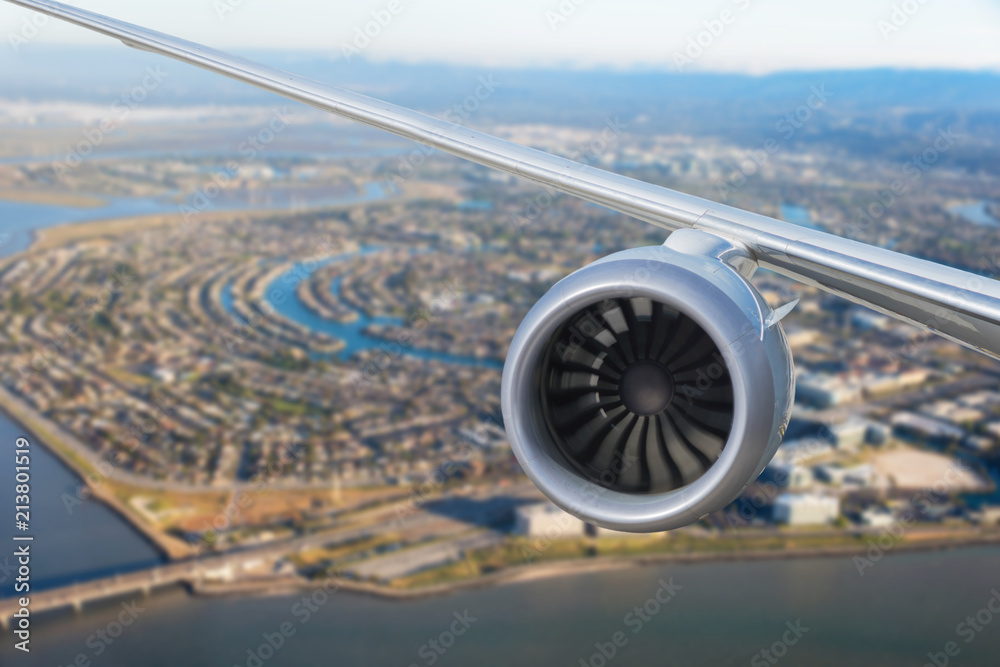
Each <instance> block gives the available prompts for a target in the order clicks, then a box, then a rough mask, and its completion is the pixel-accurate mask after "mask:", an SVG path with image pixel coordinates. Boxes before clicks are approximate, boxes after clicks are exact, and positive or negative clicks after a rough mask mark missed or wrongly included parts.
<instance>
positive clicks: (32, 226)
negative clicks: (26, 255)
mask: <svg viewBox="0 0 1000 667" xmlns="http://www.w3.org/2000/svg"><path fill="white" fill-rule="evenodd" d="M385 196H386V193H385V190H384V189H383V188H382V186H381V185H380V184H378V183H368V184H367V185H366V186H365V189H364V191H363V192H358V193H352V194H346V195H343V194H337V195H332V194H328V193H327V192H325V191H324V190H322V189H314V190H310V191H308V192H307V193H305V194H303V193H302V192H301V191H297V190H292V189H284V190H277V191H274V192H271V193H268V194H267V195H259V198H255V197H258V196H257V195H255V194H254V193H253V192H243V191H241V192H240V193H238V194H231V195H227V196H225V197H223V196H220V197H218V198H216V200H214V201H212V202H211V206H210V208H208V209H206V210H208V211H239V210H256V209H261V208H268V209H287V208H291V207H294V208H295V210H302V209H303V208H305V207H308V208H319V207H322V206H339V205H345V204H360V203H365V202H373V201H377V200H379V199H383V198H385ZM178 211H179V204H178V203H177V202H176V201H174V200H173V199H172V198H170V197H112V198H105V199H104V204H103V205H102V206H95V207H90V208H85V207H75V206H54V205H51V204H34V203H25V202H13V201H5V200H0V257H3V256H6V255H12V254H14V253H16V252H20V251H22V250H24V249H26V248H27V247H28V246H30V245H31V241H32V238H33V236H34V233H35V232H36V231H38V230H40V229H46V228H48V227H56V226H59V225H64V224H72V223H76V222H89V221H93V220H111V219H115V218H132V217H138V216H144V215H154V214H160V213H177V212H178Z"/></svg>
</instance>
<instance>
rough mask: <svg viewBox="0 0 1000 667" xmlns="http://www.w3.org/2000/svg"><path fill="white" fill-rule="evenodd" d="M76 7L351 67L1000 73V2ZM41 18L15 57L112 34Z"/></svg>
mask: <svg viewBox="0 0 1000 667" xmlns="http://www.w3.org/2000/svg"><path fill="white" fill-rule="evenodd" d="M69 4H73V5H75V6H78V7H81V8H84V9H88V10H91V11H96V12H99V13H104V14H107V15H109V16H113V17H115V18H118V19H122V20H125V21H131V22H134V23H137V24H139V25H143V26H145V27H150V28H154V29H157V30H161V31H163V32H167V33H170V34H175V35H177V36H180V37H184V38H186V39H191V40H193V41H196V42H200V43H203V44H206V45H210V46H213V47H216V48H222V49H226V50H234V51H241V50H245V49H246V48H247V47H256V46H259V45H262V44H266V45H268V46H271V47H274V48H290V47H291V48H296V49H308V50H310V51H317V52H321V53H324V54H327V55H329V56H332V57H334V58H336V59H339V60H344V61H345V62H352V61H354V60H355V59H357V58H360V57H364V58H367V59H369V60H372V61H375V62H385V61H402V62H407V63H420V64H439V63H440V64H463V65H470V64H472V65H477V66H486V67H495V66H498V65H500V64H502V65H504V66H516V67H541V68H551V67H554V66H556V67H568V68H574V69H575V68H593V67H598V68H611V69H625V70H629V69H639V70H648V69H654V70H668V71H700V72H722V73H750V74H761V73H772V72H780V71H802V70H827V69H869V68H879V67H893V68H904V69H927V68H930V69H960V70H971V71H981V70H989V71H993V72H997V71H1000V46H998V45H1000V6H997V5H996V4H995V3H990V2H987V1H986V0H959V1H958V2H954V3H949V4H948V5H939V4H934V3H926V2H919V1H918V0H910V1H909V2H895V1H893V2H890V1H879V2H863V1H862V0H848V1H847V2H843V3H838V4H836V5H829V4H816V3H813V4H810V5H808V6H804V5H803V4H802V3H795V2H792V0H773V1H772V2H768V3H757V2H754V0H726V1H724V2H720V3H717V4H713V5H711V6H707V5H701V6H699V5H688V4H684V3H678V2H667V3H650V2H645V1H643V0H625V1H624V2H617V3H614V4H611V3H598V2H591V1H590V0H562V1H557V0H551V1H550V2H545V3H536V2H529V1H528V0H512V2H508V3H504V4H503V5H496V4H494V3H486V2H469V3H461V4H456V3H453V2H450V1H449V0H421V2H420V3H419V5H417V6H412V7H411V4H410V0H368V1H366V2H353V3H339V4H337V5H326V6H320V7H317V6H315V4H312V3H307V2H301V1H300V0H291V1H286V2H282V3H265V2H254V3H248V2H246V1H245V0H214V1H212V2H209V1H208V0H178V2H175V3H171V4H170V5H169V6H156V5H148V4H140V3H131V2H126V1H124V0H77V1H76V2H72V3H69ZM31 16H32V14H31V13H30V12H28V11H26V10H23V9H21V8H18V7H15V6H12V5H8V4H6V3H0V34H3V35H4V36H5V38H6V40H7V42H8V45H9V48H7V49H4V50H3V53H4V57H3V59H4V60H8V59H11V58H13V59H14V60H15V61H16V62H21V63H23V62H25V58H30V57H32V54H37V53H38V52H41V51H43V50H44V49H45V48H46V47H47V46H49V45H52V44H63V45H87V44H91V45H92V44H110V43H111V42H110V40H108V39H107V38H105V37H101V36H98V35H93V34H90V33H88V32H87V31H85V30H82V29H80V28H77V27H75V26H70V25H65V24H62V23H59V22H56V21H45V22H43V21H39V25H38V26H34V27H33V26H31V25H30V23H29V24H26V23H25V21H26V20H28V21H30V20H31ZM301 17H308V20H302V18H301ZM373 22H374V23H373ZM366 33H367V34H366ZM512 44H513V45H516V48H512Z"/></svg>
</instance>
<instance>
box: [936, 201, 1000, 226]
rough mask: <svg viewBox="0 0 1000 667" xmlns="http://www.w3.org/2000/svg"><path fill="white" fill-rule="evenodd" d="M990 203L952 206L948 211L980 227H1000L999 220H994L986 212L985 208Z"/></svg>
mask: <svg viewBox="0 0 1000 667" xmlns="http://www.w3.org/2000/svg"><path fill="white" fill-rule="evenodd" d="M991 203H992V202H986V201H978V202H975V203H974V204H961V205H959V206H952V207H951V208H949V209H948V210H949V211H951V212H952V213H954V214H955V215H958V216H961V217H963V218H965V219H966V220H968V221H969V222H973V223H975V224H977V225H982V226H983V227H1000V220H997V219H996V218H994V217H993V216H992V215H990V214H989V213H988V212H987V210H986V207H987V206H989V205H990V204H991Z"/></svg>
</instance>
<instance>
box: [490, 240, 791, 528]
mask: <svg viewBox="0 0 1000 667" xmlns="http://www.w3.org/2000/svg"><path fill="white" fill-rule="evenodd" d="M753 268H754V265H753V264H752V262H751V261H750V260H749V258H748V257H746V256H745V255H742V256H741V254H740V251H739V249H737V248H734V246H732V245H730V244H729V243H728V242H726V241H724V240H723V239H720V238H718V237H714V236H711V235H708V234H704V233H702V232H696V231H681V232H675V233H674V234H673V235H672V236H671V238H670V239H669V240H668V241H667V243H666V244H664V245H663V246H659V247H648V248H636V249H633V250H626V251H624V252H620V253H617V254H614V255H611V256H609V257H606V258H604V259H601V260H599V261H597V262H595V263H593V264H591V265H589V266H587V267H585V268H583V269H580V270H579V271H577V272H575V273H573V274H571V275H570V276H568V277H566V278H565V279H563V280H561V281H560V282H559V283H557V284H556V285H555V286H554V287H553V288H552V289H551V290H550V291H549V292H548V293H547V294H546V295H545V296H544V297H542V299H541V300H539V302H538V303H537V304H536V305H535V307H534V308H532V309H531V311H530V312H529V313H528V315H527V317H525V319H524V321H523V322H522V323H521V326H520V328H519V329H518V331H517V334H516V335H515V336H514V340H513V342H512V343H511V348H510V353H509V355H508V358H507V363H506V365H505V367H504V373H503V389H502V402H503V413H504V421H505V425H506V428H507V433H508V437H509V438H510V442H511V446H512V448H513V450H514V454H515V456H516V457H517V459H518V461H519V462H520V464H521V466H522V468H523V469H524V471H525V472H526V473H527V475H528V477H529V478H531V480H532V481H533V482H534V483H535V484H536V485H537V486H538V487H539V488H540V489H541V490H542V491H543V492H544V493H545V494H546V495H547V496H548V497H549V498H550V499H551V500H552V501H553V502H554V503H555V504H556V505H558V506H560V507H562V508H563V509H564V510H566V511H567V512H570V513H571V514H573V515H575V516H577V517H579V518H581V519H583V520H585V521H589V522H591V523H594V524H597V525H599V526H603V527H606V528H613V529H617V530H624V531H631V532H651V531H657V530H667V529H671V528H678V527H680V526H684V525H687V524H690V523H693V522H695V521H697V520H698V519H699V518H701V517H702V516H704V515H705V514H708V513H710V512H714V511H716V510H720V509H722V508H724V507H725V506H726V505H728V504H729V503H730V502H732V501H733V500H734V499H735V498H736V497H738V496H739V494H740V492H741V491H742V490H743V489H744V488H745V487H746V486H747V485H748V484H749V483H751V482H752V481H753V480H755V479H756V478H757V476H758V475H759V474H760V472H761V471H762V470H763V469H764V466H765V465H766V464H767V462H768V461H770V460H771V457H772V456H773V455H774V452H775V451H776V450H777V448H778V445H779V444H780V442H781V437H782V436H783V435H784V431H785V427H786V426H787V424H788V416H789V413H790V410H791V404H792V397H793V395H794V375H793V370H792V359H791V352H790V350H789V349H788V343H787V341H786V340H785V336H784V333H783V332H782V329H781V325H780V324H779V323H778V322H777V320H778V318H777V317H775V316H774V313H773V311H772V310H771V308H770V307H769V306H768V305H767V303H766V302H765V301H764V299H763V298H762V297H761V296H760V294H759V293H758V292H757V290H756V289H754V287H753V286H752V285H751V284H750V283H749V282H748V280H747V279H746V278H745V277H744V274H745V275H749V273H751V272H752V270H753ZM741 272H742V274H741Z"/></svg>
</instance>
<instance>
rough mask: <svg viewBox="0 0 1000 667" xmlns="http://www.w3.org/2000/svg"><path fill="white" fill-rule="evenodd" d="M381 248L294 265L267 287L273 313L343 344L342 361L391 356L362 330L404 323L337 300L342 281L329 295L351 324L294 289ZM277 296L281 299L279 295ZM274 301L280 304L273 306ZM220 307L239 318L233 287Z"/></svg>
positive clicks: (457, 358)
mask: <svg viewBox="0 0 1000 667" xmlns="http://www.w3.org/2000/svg"><path fill="white" fill-rule="evenodd" d="M381 250H382V249H381V248H377V247H365V248H362V249H361V250H360V251H359V252H356V253H347V254H344V255H337V256H335V257H330V258H327V259H326V260H324V261H323V262H319V263H317V264H316V265H314V266H312V267H311V268H307V267H306V266H305V265H304V264H301V263H300V264H296V265H295V268H293V269H290V270H289V271H287V272H286V273H284V274H282V275H280V276H278V277H277V278H275V279H274V280H273V281H272V282H271V284H270V285H268V288H267V294H268V295H269V296H271V297H272V305H273V306H274V309H275V311H277V312H278V313H280V314H281V315H282V316H283V317H285V318H287V319H289V320H291V321H293V322H297V323H299V324H301V325H303V326H306V327H308V328H309V329H311V330H312V331H316V332H318V333H324V334H327V335H328V336H333V337H334V338H338V339H340V340H342V341H344V343H345V345H346V347H345V348H344V349H343V350H342V351H341V353H340V354H339V355H338V358H339V359H340V360H341V361H347V360H349V359H350V358H351V357H353V356H354V355H355V354H357V353H358V352H363V351H366V350H378V349H386V350H387V351H389V352H390V353H391V352H392V351H393V350H394V349H395V347H394V346H393V345H392V343H391V339H390V341H384V340H381V339H379V338H375V337H374V336H370V335H368V334H366V333H365V332H364V329H365V328H366V327H368V326H371V325H382V326H396V327H401V326H405V324H406V321H405V320H404V319H402V318H398V317H369V316H368V314H367V313H365V312H364V311H362V310H358V309H355V308H353V307H351V305H350V303H348V302H346V301H343V300H342V299H341V298H340V285H341V281H342V278H337V279H335V280H334V281H333V282H332V284H331V285H330V292H331V293H332V294H333V295H334V296H335V297H337V300H338V301H340V302H341V303H343V304H344V305H345V306H346V307H348V308H350V309H351V311H352V312H354V313H355V314H356V315H357V318H356V319H355V320H353V321H351V322H338V321H335V320H328V319H325V318H323V317H320V316H319V315H317V314H316V313H314V312H313V311H311V310H310V309H309V308H307V307H306V306H305V304H303V303H302V302H301V301H300V300H299V297H298V294H297V291H296V290H297V289H298V286H299V283H301V282H302V281H303V280H308V279H309V277H310V276H311V275H312V274H313V273H314V272H315V271H317V270H319V269H320V268H322V267H324V266H327V265H328V264H330V263H333V262H344V261H349V260H351V259H353V258H355V257H361V256H367V255H372V254H375V253H377V252H380V251H381ZM279 295H280V296H279ZM275 301H277V302H280V304H278V303H274V302H275ZM222 305H223V307H224V308H225V309H226V311H227V312H228V313H230V314H231V315H233V316H234V317H237V318H238V317H239V315H237V314H236V313H235V311H234V310H233V295H232V284H228V285H226V286H225V287H224V288H223V290H222ZM402 354H404V355H405V356H408V357H414V358H417V359H424V360H428V361H440V362H444V363H449V364H457V365H460V366H474V367H477V368H503V362H501V361H499V360H497V359H478V358H476V357H468V356H463V355H456V354H448V353H445V352H438V351H435V350H425V349H421V348H415V347H404V348H403V350H402Z"/></svg>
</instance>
